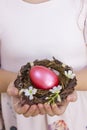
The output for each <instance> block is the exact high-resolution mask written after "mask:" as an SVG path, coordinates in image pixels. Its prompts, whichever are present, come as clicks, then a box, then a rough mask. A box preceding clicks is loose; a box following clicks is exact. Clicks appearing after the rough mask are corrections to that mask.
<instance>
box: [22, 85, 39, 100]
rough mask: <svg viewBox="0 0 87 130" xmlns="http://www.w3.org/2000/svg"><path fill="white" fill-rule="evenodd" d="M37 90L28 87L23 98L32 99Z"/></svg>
mask: <svg viewBox="0 0 87 130" xmlns="http://www.w3.org/2000/svg"><path fill="white" fill-rule="evenodd" d="M36 92H37V89H35V88H33V87H32V86H30V87H28V89H24V93H25V96H27V97H28V96H29V99H30V100H32V99H33V95H34V94H36Z"/></svg>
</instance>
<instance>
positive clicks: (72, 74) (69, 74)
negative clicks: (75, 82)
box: [65, 70, 75, 79]
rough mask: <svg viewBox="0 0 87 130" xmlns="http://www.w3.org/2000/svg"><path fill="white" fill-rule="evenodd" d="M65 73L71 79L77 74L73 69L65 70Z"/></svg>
mask: <svg viewBox="0 0 87 130" xmlns="http://www.w3.org/2000/svg"><path fill="white" fill-rule="evenodd" d="M65 75H66V77H68V78H69V79H73V78H74V77H75V74H74V73H73V72H72V71H71V70H68V71H65Z"/></svg>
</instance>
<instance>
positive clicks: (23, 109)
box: [7, 82, 77, 117]
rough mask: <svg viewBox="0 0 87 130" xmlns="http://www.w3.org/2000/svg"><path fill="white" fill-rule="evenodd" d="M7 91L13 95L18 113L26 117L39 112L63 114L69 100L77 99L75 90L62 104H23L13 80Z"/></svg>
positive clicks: (52, 114)
mask: <svg viewBox="0 0 87 130" xmlns="http://www.w3.org/2000/svg"><path fill="white" fill-rule="evenodd" d="M7 93H8V95H10V96H12V97H13V105H14V109H15V111H16V112H17V113H18V114H23V115H24V116H25V117H29V116H36V115H38V114H41V115H43V114H48V115H50V116H54V115H61V114H63V113H64V112H65V110H66V108H67V105H68V104H69V102H74V101H76V99H77V94H76V91H74V93H72V94H71V95H69V96H68V97H67V99H66V101H65V102H64V103H63V104H61V105H60V106H58V105H56V104H52V105H50V104H48V103H45V104H38V105H32V106H29V105H27V104H25V105H23V106H22V105H21V101H20V98H19V96H18V89H17V88H15V87H14V83H13V82H12V83H10V85H9V86H8V89H7Z"/></svg>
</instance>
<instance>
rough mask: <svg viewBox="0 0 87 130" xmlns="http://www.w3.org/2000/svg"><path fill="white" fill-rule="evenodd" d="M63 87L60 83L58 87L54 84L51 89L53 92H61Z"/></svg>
mask: <svg viewBox="0 0 87 130" xmlns="http://www.w3.org/2000/svg"><path fill="white" fill-rule="evenodd" d="M61 89H62V86H61V85H58V86H57V87H56V86H54V87H53V88H52V89H50V90H49V91H50V92H52V93H59V92H60V90H61Z"/></svg>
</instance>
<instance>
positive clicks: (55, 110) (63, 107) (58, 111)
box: [51, 102, 68, 115]
mask: <svg viewBox="0 0 87 130" xmlns="http://www.w3.org/2000/svg"><path fill="white" fill-rule="evenodd" d="M67 105H68V102H66V103H64V104H63V105H57V104H52V105H51V107H52V111H53V113H54V115H61V114H63V113H64V112H65V110H66V108H67Z"/></svg>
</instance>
